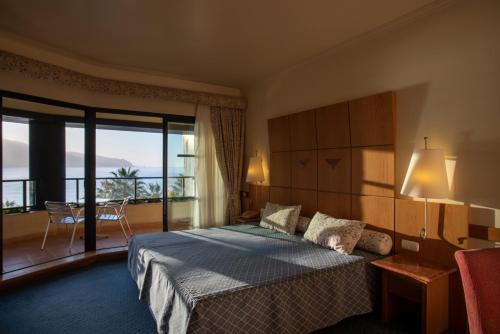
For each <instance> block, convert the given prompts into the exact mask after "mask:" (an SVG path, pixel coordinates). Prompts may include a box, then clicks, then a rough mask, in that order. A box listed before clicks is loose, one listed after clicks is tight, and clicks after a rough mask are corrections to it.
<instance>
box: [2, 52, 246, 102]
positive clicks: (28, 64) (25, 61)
mask: <svg viewBox="0 0 500 334" xmlns="http://www.w3.org/2000/svg"><path fill="white" fill-rule="evenodd" d="M0 70H1V71H9V72H17V73H20V74H23V75H25V76H26V77H28V78H32V79H40V80H46V81H51V82H55V83H58V84H62V85H65V86H69V87H75V88H81V89H85V90H89V91H92V92H99V93H106V94H112V95H119V96H133V97H139V98H147V99H162V100H169V101H178V102H186V103H193V104H198V103H199V104H203V105H208V106H216V107H226V108H235V109H246V100H245V99H244V98H240V97H233V96H226V95H219V94H211V93H203V92H196V91H190V90H185V89H178V88H168V87H160V86H153V85H145V84H139V83H133V82H127V81H118V80H112V79H104V78H98V77H94V76H91V75H87V74H83V73H79V72H76V71H72V70H68V69H65V68H62V67H59V66H56V65H51V64H47V63H43V62H41V61H38V60H34V59H30V58H27V57H24V56H20V55H16V54H13V53H10V52H6V51H3V50H0Z"/></svg>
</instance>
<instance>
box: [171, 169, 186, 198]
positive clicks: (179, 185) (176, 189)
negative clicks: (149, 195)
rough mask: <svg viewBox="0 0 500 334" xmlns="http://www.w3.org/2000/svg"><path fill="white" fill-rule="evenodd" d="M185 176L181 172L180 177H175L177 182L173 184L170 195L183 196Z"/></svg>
mask: <svg viewBox="0 0 500 334" xmlns="http://www.w3.org/2000/svg"><path fill="white" fill-rule="evenodd" d="M183 177H184V175H183V174H179V177H178V178H177V179H175V183H174V184H172V186H171V187H170V189H169V191H168V197H182V192H183V191H182V190H183V188H184V187H183V186H184V185H183V182H182V181H183V180H182V178H183Z"/></svg>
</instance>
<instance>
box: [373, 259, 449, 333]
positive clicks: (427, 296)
mask: <svg viewBox="0 0 500 334" xmlns="http://www.w3.org/2000/svg"><path fill="white" fill-rule="evenodd" d="M372 264H373V265H375V266H377V267H379V268H381V269H382V290H383V291H382V318H383V320H384V321H385V322H390V321H391V320H392V319H394V317H395V316H396V315H397V311H398V301H400V300H401V299H400V298H402V299H406V300H410V301H412V302H414V303H418V304H420V307H421V311H422V333H427V334H431V333H442V332H443V331H445V330H446V329H448V307H449V305H448V300H449V298H448V291H449V278H450V274H452V273H454V272H455V271H456V269H449V268H445V267H442V266H439V265H435V264H430V263H428V262H423V261H421V260H418V259H415V258H411V257H407V256H402V255H394V256H390V257H387V258H384V259H380V260H375V261H372Z"/></svg>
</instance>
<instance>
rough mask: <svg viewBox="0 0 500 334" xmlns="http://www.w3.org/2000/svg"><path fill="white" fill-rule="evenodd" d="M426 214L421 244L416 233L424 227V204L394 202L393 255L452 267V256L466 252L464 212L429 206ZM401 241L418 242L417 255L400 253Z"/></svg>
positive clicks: (454, 207)
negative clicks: (425, 224)
mask: <svg viewBox="0 0 500 334" xmlns="http://www.w3.org/2000/svg"><path fill="white" fill-rule="evenodd" d="M428 210H429V211H428V217H429V219H428V223H427V238H426V239H425V240H424V239H421V238H420V230H421V229H422V227H424V202H421V201H412V200H407V199H396V220H395V225H396V226H395V230H396V252H397V253H399V254H407V255H411V256H416V257H418V258H421V259H425V260H429V261H433V262H436V263H439V264H442V265H444V266H448V267H456V262H455V259H454V255H453V254H454V253H455V251H457V250H459V249H466V248H468V246H467V237H468V215H469V213H468V208H467V207H466V206H464V205H452V204H438V203H429V206H428ZM403 239H406V240H410V241H415V242H418V243H419V244H420V250H419V252H418V253H415V252H412V251H408V250H405V249H403V248H402V247H401V241H402V240H403Z"/></svg>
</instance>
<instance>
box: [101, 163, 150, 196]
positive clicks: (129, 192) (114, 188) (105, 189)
mask: <svg viewBox="0 0 500 334" xmlns="http://www.w3.org/2000/svg"><path fill="white" fill-rule="evenodd" d="M111 174H112V175H113V177H114V179H106V180H103V181H101V184H100V186H99V187H98V188H97V196H98V197H101V198H108V199H123V198H125V197H134V195H135V194H137V195H138V197H139V196H140V195H142V194H144V191H145V189H144V186H145V183H144V181H136V183H135V187H136V188H135V189H134V181H135V180H134V178H138V177H139V170H138V169H132V168H131V167H127V168H125V167H121V168H118V169H117V170H116V171H111ZM121 178H124V180H120V179H121Z"/></svg>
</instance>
